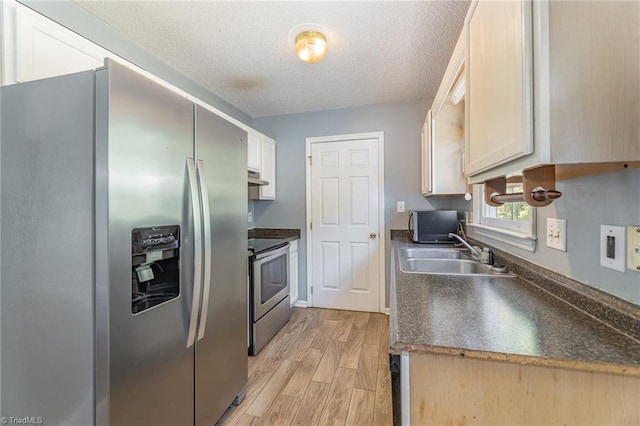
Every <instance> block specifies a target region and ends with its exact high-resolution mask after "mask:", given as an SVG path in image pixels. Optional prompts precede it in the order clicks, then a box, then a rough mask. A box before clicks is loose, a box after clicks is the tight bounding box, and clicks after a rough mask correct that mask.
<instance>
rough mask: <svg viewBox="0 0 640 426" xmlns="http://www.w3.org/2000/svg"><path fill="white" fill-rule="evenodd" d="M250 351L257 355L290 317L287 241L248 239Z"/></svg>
mask: <svg viewBox="0 0 640 426" xmlns="http://www.w3.org/2000/svg"><path fill="white" fill-rule="evenodd" d="M249 250H250V251H252V252H253V255H252V256H250V257H249V278H250V286H249V312H250V321H249V354H250V355H256V354H257V353H258V352H260V350H261V349H262V348H263V347H264V346H265V345H266V344H267V343H269V341H270V340H271V339H272V338H273V336H275V334H276V333H277V332H278V331H279V330H280V329H281V328H282V327H283V326H284V325H285V324H286V323H287V322H288V321H289V319H290V318H291V307H290V304H289V282H290V277H289V242H288V241H287V240H282V239H267V238H252V239H250V240H249Z"/></svg>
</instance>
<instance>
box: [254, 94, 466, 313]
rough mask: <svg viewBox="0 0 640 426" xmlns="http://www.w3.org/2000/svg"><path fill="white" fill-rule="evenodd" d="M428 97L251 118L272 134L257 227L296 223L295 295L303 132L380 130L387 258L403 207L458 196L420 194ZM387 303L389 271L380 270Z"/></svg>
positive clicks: (452, 203) (302, 254)
mask: <svg viewBox="0 0 640 426" xmlns="http://www.w3.org/2000/svg"><path fill="white" fill-rule="evenodd" d="M431 102H432V100H431V99H421V100H417V101H411V102H401V103H388V104H378V105H369V106H362V107H354V108H344V109H336V110H327V111H318V112H308V113H301V114H287V115H279V116H269V117H260V118H254V120H253V127H254V128H255V129H257V130H258V131H260V132H262V133H264V134H266V135H268V136H270V137H272V138H274V139H275V140H276V144H277V145H276V147H277V149H276V170H277V172H276V185H277V188H278V193H277V199H276V201H255V203H254V222H255V226H257V227H286V228H291V227H295V228H300V230H301V241H300V243H299V245H298V247H299V258H300V290H299V291H300V293H299V294H300V300H306V299H307V268H306V262H307V253H306V244H307V241H306V220H305V217H306V216H305V214H306V213H305V211H306V205H305V203H306V195H305V191H306V186H305V185H306V183H305V167H306V158H305V149H306V147H305V143H306V142H305V138H307V137H314V136H332V135H343V134H350V133H367V132H376V131H383V132H384V145H385V146H384V163H385V170H384V176H385V180H384V194H385V205H384V211H385V224H384V229H385V241H386V258H385V262H386V264H387V265H388V264H389V254H390V249H391V244H390V240H389V234H390V232H389V230H390V229H406V226H407V219H408V213H396V211H395V210H396V202H397V201H405V203H406V204H405V206H406V210H407V211H408V210H416V209H436V208H437V209H448V208H456V207H458V205H460V204H461V205H462V206H465V205H466V204H464V203H460V202H459V200H460V199H461V197H438V198H428V199H425V198H424V197H422V196H421V195H420V167H421V165H420V156H419V155H418V153H419V152H420V130H421V128H422V124H423V122H424V118H425V116H426V114H427V110H428V106H429V105H431ZM385 278H386V280H385V281H386V286H387V287H386V288H387V291H386V297H387V306H388V297H389V291H388V290H389V287H388V286H389V271H388V268H387V272H386V277H385Z"/></svg>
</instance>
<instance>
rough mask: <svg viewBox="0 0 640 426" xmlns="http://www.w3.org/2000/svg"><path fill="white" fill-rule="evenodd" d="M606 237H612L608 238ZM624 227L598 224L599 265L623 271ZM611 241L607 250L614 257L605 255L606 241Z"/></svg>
mask: <svg viewBox="0 0 640 426" xmlns="http://www.w3.org/2000/svg"><path fill="white" fill-rule="evenodd" d="M607 237H611V238H614V239H613V240H609V239H608V238H607ZM625 237H626V229H625V227H624V226H614V225H600V265H601V266H604V267H605V268H610V269H615V270H616V271H620V272H624V267H625V262H624V257H625V256H624V252H625V249H626V243H625ZM608 241H611V244H610V248H609V252H611V251H612V252H613V255H614V257H613V258H610V257H607V251H608V250H607V242H608Z"/></svg>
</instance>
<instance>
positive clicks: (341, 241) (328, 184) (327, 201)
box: [310, 138, 381, 312]
mask: <svg viewBox="0 0 640 426" xmlns="http://www.w3.org/2000/svg"><path fill="white" fill-rule="evenodd" d="M379 149H381V148H380V146H379V139H378V138H369V139H358V140H344V141H333V142H316V143H312V144H311V157H312V164H311V194H310V195H311V224H312V225H311V236H310V238H311V253H310V256H311V262H310V266H311V268H312V271H311V279H312V283H311V285H312V289H311V290H312V297H311V300H312V304H313V306H317V307H324V308H334V309H348V310H357V311H370V312H378V311H379V307H380V285H381V283H380V278H381V274H380V261H381V259H380V254H379V253H380V250H379V249H380V238H381V236H380V219H379V211H380V208H381V205H380V204H381V200H380V194H379V179H378V178H379V175H380V173H381V172H380V170H379V156H378V154H379V151H378V150H379Z"/></svg>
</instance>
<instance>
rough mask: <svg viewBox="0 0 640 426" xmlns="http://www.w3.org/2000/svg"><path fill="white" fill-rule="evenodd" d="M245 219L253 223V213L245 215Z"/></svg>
mask: <svg viewBox="0 0 640 426" xmlns="http://www.w3.org/2000/svg"><path fill="white" fill-rule="evenodd" d="M247 219H249V222H253V213H252V212H249V214H248V215H247Z"/></svg>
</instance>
